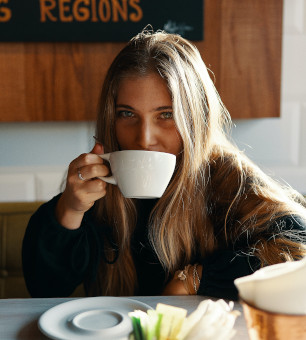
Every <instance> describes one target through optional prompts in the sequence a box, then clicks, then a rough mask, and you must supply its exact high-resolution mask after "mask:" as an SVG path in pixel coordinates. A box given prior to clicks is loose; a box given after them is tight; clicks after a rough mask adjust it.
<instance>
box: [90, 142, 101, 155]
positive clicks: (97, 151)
mask: <svg viewBox="0 0 306 340" xmlns="http://www.w3.org/2000/svg"><path fill="white" fill-rule="evenodd" d="M90 153H94V154H96V155H102V154H104V147H103V145H102V144H100V143H96V144H95V146H94V147H93V149H92V150H91V151H90Z"/></svg>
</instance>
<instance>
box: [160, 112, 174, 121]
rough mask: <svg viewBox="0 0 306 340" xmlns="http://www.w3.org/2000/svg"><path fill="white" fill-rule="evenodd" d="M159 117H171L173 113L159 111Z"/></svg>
mask: <svg viewBox="0 0 306 340" xmlns="http://www.w3.org/2000/svg"><path fill="white" fill-rule="evenodd" d="M161 118H162V119H172V118H173V113H172V112H163V113H161Z"/></svg>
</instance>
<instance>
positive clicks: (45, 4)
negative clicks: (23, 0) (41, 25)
mask: <svg viewBox="0 0 306 340" xmlns="http://www.w3.org/2000/svg"><path fill="white" fill-rule="evenodd" d="M55 7H56V2H55V0H40V21H41V22H46V21H47V17H48V19H49V20H50V21H57V19H56V17H55V16H53V14H52V13H51V11H52V10H53V9H54V8H55Z"/></svg>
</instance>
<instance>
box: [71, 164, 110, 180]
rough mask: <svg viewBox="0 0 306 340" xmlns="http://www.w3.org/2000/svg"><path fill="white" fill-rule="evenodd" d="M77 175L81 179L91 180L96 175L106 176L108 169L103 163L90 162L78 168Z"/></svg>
mask: <svg viewBox="0 0 306 340" xmlns="http://www.w3.org/2000/svg"><path fill="white" fill-rule="evenodd" d="M77 173H78V177H79V178H80V179H81V180H86V181H88V180H93V179H95V178H97V177H102V176H107V175H108V174H109V169H108V167H107V166H106V165H104V164H90V165H86V166H83V167H81V168H78V170H77Z"/></svg>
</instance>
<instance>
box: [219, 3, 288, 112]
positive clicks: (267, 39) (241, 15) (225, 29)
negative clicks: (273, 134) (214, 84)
mask: <svg viewBox="0 0 306 340" xmlns="http://www.w3.org/2000/svg"><path fill="white" fill-rule="evenodd" d="M282 11H283V3H282V1H281V0H269V1H265V0H243V1H241V0H230V1H227V0H223V1H222V8H221V13H222V14H221V23H222V25H221V40H220V48H221V54H220V79H219V83H218V85H219V92H220V94H221V98H222V99H223V101H224V103H225V105H226V106H227V108H228V109H229V111H230V113H231V115H232V117H235V118H259V117H277V116H279V113H280V85H281V47H282Z"/></svg>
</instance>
